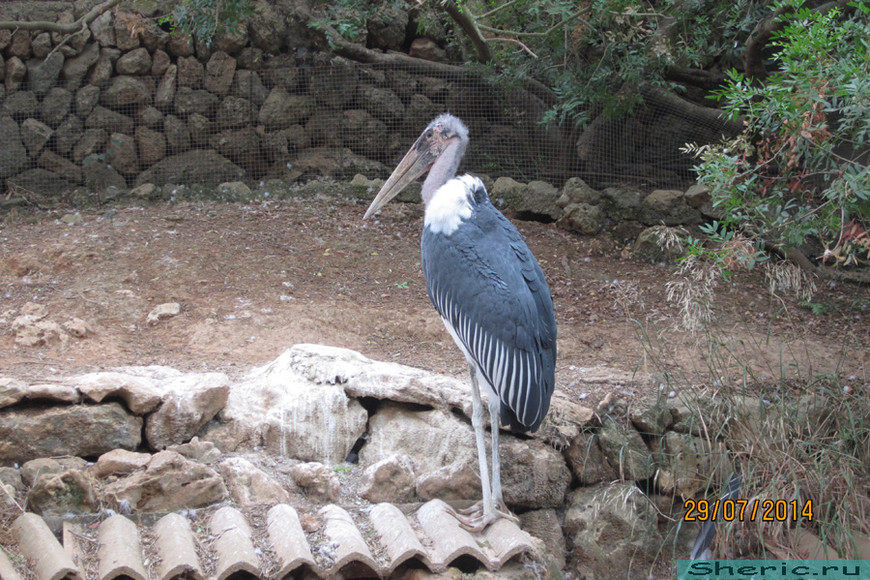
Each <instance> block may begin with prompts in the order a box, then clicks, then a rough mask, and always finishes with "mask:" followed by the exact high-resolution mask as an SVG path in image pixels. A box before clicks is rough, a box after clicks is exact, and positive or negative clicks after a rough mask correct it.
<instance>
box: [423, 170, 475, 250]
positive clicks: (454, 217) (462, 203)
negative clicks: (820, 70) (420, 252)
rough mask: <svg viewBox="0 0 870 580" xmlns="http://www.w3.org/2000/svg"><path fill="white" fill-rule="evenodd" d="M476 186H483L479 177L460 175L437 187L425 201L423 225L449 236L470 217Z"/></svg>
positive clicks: (433, 231)
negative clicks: (426, 201)
mask: <svg viewBox="0 0 870 580" xmlns="http://www.w3.org/2000/svg"><path fill="white" fill-rule="evenodd" d="M476 187H483V183H482V182H481V181H480V179H478V178H476V177H472V176H470V175H462V176H459V177H456V178H454V179H451V180H450V181H448V182H447V183H445V184H444V185H442V186H441V187H439V188H438V189H437V190H435V192H434V193H433V194H432V196H431V197H430V198H429V201H428V203H426V214H425V216H424V218H423V225H424V227H427V228H429V229H430V230H431V231H432V233H435V234H444V235H445V236H449V235H450V234H452V233H453V232H455V231H456V229H457V228H458V227H459V226H460V225H461V224H462V222H463V221H465V220H467V219H468V218H470V217H471V214H472V211H473V210H472V196H473V193H472V192H473V191H474V189H475V188H476Z"/></svg>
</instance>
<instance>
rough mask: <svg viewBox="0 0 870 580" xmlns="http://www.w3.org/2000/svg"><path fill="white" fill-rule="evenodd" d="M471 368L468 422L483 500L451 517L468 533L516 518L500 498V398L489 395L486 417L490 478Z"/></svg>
mask: <svg viewBox="0 0 870 580" xmlns="http://www.w3.org/2000/svg"><path fill="white" fill-rule="evenodd" d="M469 370H470V371H471V403H472V412H471V424H472V425H473V426H474V435H475V439H476V440H477V457H478V460H479V462H480V483H481V487H482V489H483V501H480V502H478V503H476V504H475V505H473V506H471V507H470V508H468V509H466V510H461V511H460V512H456V511H455V510H451V512H452V513H453V515H454V517H456V519H458V520H459V523H460V524H461V525H462V527H463V528H465V529H466V530H468V531H470V532H480V531H483V529H484V528H486V526H488V525H489V524H491V523H493V522H494V521H496V520H497V519H499V518H507V519H509V520H513V521H515V522H516V521H518V520H517V518H516V516H514V515H513V514H511V513H510V511H509V510H508V509H507V506H506V505H505V503H504V499H503V498H502V491H501V474H500V471H501V466H500V462H499V455H498V412H499V407H500V404H501V403H500V401H499V400H498V399H495V398H492V397H491V398H490V401H489V416H490V421H491V422H492V479H491V480H490V478H489V464H488V462H487V457H486V438H485V430H486V429H485V428H486V425H485V424H484V421H485V420H486V418H485V416H484V410H483V401H482V400H481V397H480V386H479V385H478V382H477V368H476V367H475V366H474V364H473V363H470V364H469Z"/></svg>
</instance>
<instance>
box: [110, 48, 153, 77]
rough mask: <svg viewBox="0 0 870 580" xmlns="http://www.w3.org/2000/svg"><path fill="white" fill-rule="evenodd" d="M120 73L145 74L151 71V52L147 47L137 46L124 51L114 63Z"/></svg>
mask: <svg viewBox="0 0 870 580" xmlns="http://www.w3.org/2000/svg"><path fill="white" fill-rule="evenodd" d="M115 70H116V71H118V74H121V75H147V74H150V73H151V54H150V53H149V52H148V49H147V48H137V49H135V50H131V51H130V52H127V53H124V54H123V55H122V56H121V58H119V59H118V62H116V63H115Z"/></svg>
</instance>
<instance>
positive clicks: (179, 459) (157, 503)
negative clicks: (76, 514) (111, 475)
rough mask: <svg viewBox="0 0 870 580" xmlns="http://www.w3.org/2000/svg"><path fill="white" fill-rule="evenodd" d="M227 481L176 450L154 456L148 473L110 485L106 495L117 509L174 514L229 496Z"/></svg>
mask: <svg viewBox="0 0 870 580" xmlns="http://www.w3.org/2000/svg"><path fill="white" fill-rule="evenodd" d="M228 495H229V494H228V492H227V488H226V486H225V485H224V482H223V479H221V477H220V475H218V474H217V472H216V471H215V470H213V469H212V468H210V467H208V466H205V465H202V464H200V463H197V462H195V461H191V460H189V459H186V458H185V457H184V456H182V455H180V454H178V453H176V452H174V451H161V452H159V453H157V454H155V455H153V456H152V457H151V460H150V461H149V462H148V466H147V467H146V469H145V470H144V471H137V472H135V473H133V474H132V475H130V476H128V477H124V478H122V479H119V480H117V481H115V482H113V483H110V484H109V485H107V486H106V488H105V496H106V497H107V498H109V499H111V500H112V501H113V503H114V504H115V506H116V508H126V509H132V510H136V511H161V510H165V511H174V510H178V509H182V508H197V507H203V506H207V505H211V504H213V503H216V502H219V501H222V500H224V499H226V498H227V497H228Z"/></svg>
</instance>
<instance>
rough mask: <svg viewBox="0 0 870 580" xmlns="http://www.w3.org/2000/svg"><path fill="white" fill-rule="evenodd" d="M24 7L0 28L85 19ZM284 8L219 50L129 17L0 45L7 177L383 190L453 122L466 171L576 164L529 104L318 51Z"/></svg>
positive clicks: (2, 168) (56, 190) (519, 96)
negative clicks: (400, 163)
mask: <svg viewBox="0 0 870 580" xmlns="http://www.w3.org/2000/svg"><path fill="white" fill-rule="evenodd" d="M24 4H28V3H11V4H8V5H6V6H2V7H0V20H2V19H21V20H23V19H27V20H34V19H40V20H48V21H59V22H71V21H73V20H74V19H75V18H78V17H79V16H81V14H80V13H79V12H75V13H74V12H73V10H72V9H71V8H70V7H71V6H72V4H71V3H66V2H46V3H30V4H34V5H35V6H37V7H42V8H44V10H43V12H42V13H35V12H33V11H31V12H27V11H24V12H20V11H14V10H12V8H13V7H15V6H19V7H20V6H21V5H24ZM76 6H78V7H79V8H77V10H81V11H84V9H85V8H86V6H83V5H80V4H76ZM88 6H89V5H88ZM283 6H284V5H283V4H282V3H279V4H277V5H271V4H269V3H262V2H261V3H258V4H257V10H256V12H255V15H254V17H253V18H252V19H251V20H250V21H249V23H248V24H247V25H246V27H245V28H244V29H243V30H242V31H241V32H240V33H238V34H235V35H225V36H223V37H220V38H217V39H216V40H215V41H214V42H213V43H212V44H210V45H208V44H206V43H203V42H196V41H195V40H194V39H192V38H191V37H190V36H188V35H184V34H180V33H173V34H170V33H169V32H167V31H165V30H163V29H162V28H161V27H160V26H159V25H158V24H157V22H158V21H157V19H155V18H146V17H143V16H142V15H140V14H137V13H132V12H125V11H123V10H121V9H116V10H115V11H112V12H106V13H104V14H102V15H101V16H100V17H99V18H97V19H96V20H94V21H93V22H92V23H91V24H90V26H89V27H88V29H87V31H86V32H85V33H84V34H79V35H74V36H72V37H69V38H66V37H65V36H64V35H61V34H57V33H50V32H39V31H35V32H30V31H26V30H17V31H15V32H11V31H8V30H2V31H0V81H2V86H0V131H2V134H3V135H4V141H5V144H4V147H3V149H2V151H0V179H2V180H3V182H4V183H5V185H7V187H9V188H11V189H13V190H15V189H16V188H17V189H18V190H19V191H23V192H31V193H35V194H42V195H58V194H62V193H64V192H68V191H70V190H72V189H74V188H76V187H82V188H87V189H88V190H91V191H96V192H98V193H99V192H107V191H110V190H111V189H112V188H115V189H118V190H125V189H127V188H131V187H135V186H137V185H139V184H141V183H146V182H150V183H154V184H156V185H163V184H165V183H177V184H181V183H184V184H192V183H204V184H217V183H220V182H226V181H236V180H241V179H244V180H259V179H261V178H264V177H278V178H282V179H285V180H288V181H294V180H299V179H310V178H320V177H333V178H341V179H344V178H350V177H353V175H354V174H356V173H364V174H366V175H368V176H369V177H383V176H385V175H386V174H387V173H388V169H387V167H386V166H385V165H384V164H387V165H391V164H392V163H394V162H395V161H396V160H397V157H398V156H399V155H400V154H401V153H403V152H404V150H405V148H407V146H408V144H409V142H411V140H412V139H413V138H415V137H416V135H417V134H418V133H419V131H420V130H421V127H424V126H425V124H426V123H428V122H429V121H430V120H431V119H432V118H433V117H434V116H435V115H436V114H438V113H440V112H443V111H445V110H450V111H453V112H454V113H457V114H459V115H461V116H464V117H465V118H466V120H467V122H468V123H469V124H470V125H471V126H472V131H473V133H474V135H475V138H476V142H477V143H479V145H478V146H476V148H475V149H476V150H477V151H478V152H479V154H480V155H479V157H478V160H477V161H475V160H474V159H470V160H469V161H470V164H475V163H476V164H477V165H479V167H478V168H477V169H478V170H479V171H480V170H486V171H488V172H490V173H493V174H499V172H503V171H510V172H511V173H512V174H514V175H520V176H522V175H529V176H530V177H534V175H532V174H531V173H524V172H541V173H546V172H550V173H552V172H554V171H556V166H557V165H558V164H559V163H560V162H559V161H558V158H559V157H560V155H559V153H558V151H556V149H561V150H562V151H563V152H567V150H568V148H567V147H566V146H565V142H564V141H563V140H562V138H561V137H560V136H559V135H558V134H557V133H552V134H551V133H546V132H543V131H542V130H541V129H540V128H537V127H536V123H537V120H538V118H539V115H540V113H539V111H540V110H541V106H540V103H538V102H536V101H535V100H534V98H533V97H531V96H530V95H528V94H526V93H524V92H522V91H517V92H515V94H514V95H513V96H512V97H511V99H510V101H506V100H505V99H504V95H503V94H500V93H499V92H498V91H494V90H493V89H492V88H491V87H485V86H483V85H482V83H481V82H480V81H478V80H473V79H472V78H471V77H470V76H469V77H468V78H464V79H459V78H455V77H454V78H448V77H446V76H444V77H441V78H436V77H430V76H421V75H416V76H415V75H411V74H409V73H407V72H404V71H401V70H397V69H387V68H378V67H373V66H364V65H360V64H358V63H354V62H351V61H348V60H345V59H341V58H338V57H334V56H332V55H331V54H329V53H326V52H320V51H318V50H317V49H316V48H312V47H313V43H314V41H313V39H311V38H309V37H308V36H307V34H308V33H307V32H306V29H305V27H304V26H302V25H301V24H300V23H299V22H296V21H294V20H293V17H292V16H291V15H290V13H289V12H290V11H289V8H285V7H283ZM534 109H537V111H538V112H537V113H536V112H534V111H533V110H534ZM518 119H525V120H518ZM484 159H485V160H486V164H487V165H486V166H484V165H483V160H484ZM493 159H498V160H499V163H497V164H494V163H493Z"/></svg>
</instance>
